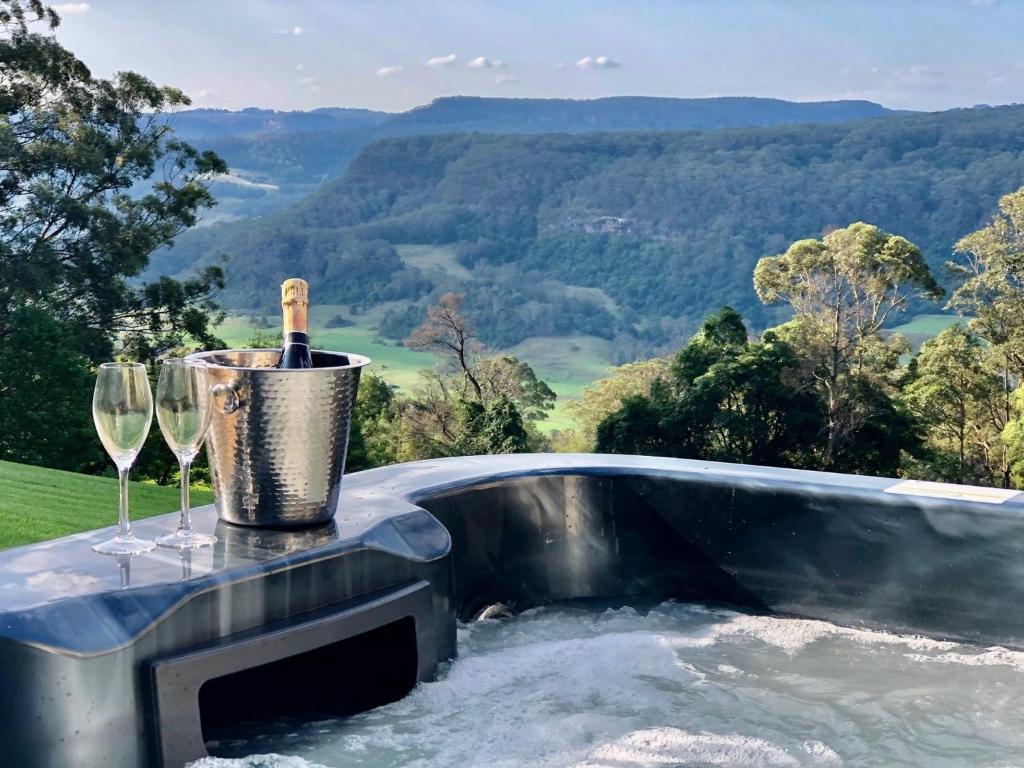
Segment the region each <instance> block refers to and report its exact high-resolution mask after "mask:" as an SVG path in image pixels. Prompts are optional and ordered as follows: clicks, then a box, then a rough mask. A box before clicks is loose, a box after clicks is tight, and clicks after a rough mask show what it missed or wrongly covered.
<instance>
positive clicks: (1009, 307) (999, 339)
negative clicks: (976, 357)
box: [948, 189, 1024, 377]
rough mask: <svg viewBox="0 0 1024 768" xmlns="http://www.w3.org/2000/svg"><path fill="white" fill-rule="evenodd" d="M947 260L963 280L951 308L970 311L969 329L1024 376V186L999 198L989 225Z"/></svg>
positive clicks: (960, 243) (963, 240) (958, 246)
mask: <svg viewBox="0 0 1024 768" xmlns="http://www.w3.org/2000/svg"><path fill="white" fill-rule="evenodd" d="M956 251H957V254H958V255H959V256H960V257H961V258H960V259H959V260H957V261H953V262H950V263H949V265H948V266H949V267H950V269H951V270H952V271H953V272H954V274H956V275H958V276H959V277H961V278H962V280H963V282H962V283H961V285H960V286H959V287H958V288H957V290H956V291H955V292H954V293H953V296H952V297H951V299H950V301H949V305H950V307H952V308H954V309H957V310H958V311H960V312H962V313H964V314H967V315H971V316H972V317H973V319H972V320H971V322H970V327H971V330H973V331H974V332H975V333H977V334H978V335H979V336H980V337H981V338H983V339H984V340H985V341H987V342H988V343H989V344H991V345H993V346H994V347H996V348H997V349H999V350H1000V351H1001V353H1002V354H1003V355H1004V356H1005V357H1006V359H1007V361H1008V362H1009V364H1010V367H1011V369H1012V370H1013V372H1014V374H1015V375H1017V376H1018V377H1020V376H1022V375H1024V189H1019V190H1017V191H1016V192H1014V193H1012V194H1009V195H1004V196H1003V197H1001V198H1000V199H999V211H998V213H997V214H996V215H995V216H994V217H993V218H992V220H991V221H990V222H989V224H988V225H987V226H985V227H982V228H981V229H979V230H978V231H976V232H972V233H971V234H969V235H967V236H966V237H963V238H961V239H960V240H959V241H958V242H957V244H956Z"/></svg>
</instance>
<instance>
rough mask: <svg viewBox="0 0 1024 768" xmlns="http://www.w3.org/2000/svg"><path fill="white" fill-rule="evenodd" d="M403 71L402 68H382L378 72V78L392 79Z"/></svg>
mask: <svg viewBox="0 0 1024 768" xmlns="http://www.w3.org/2000/svg"><path fill="white" fill-rule="evenodd" d="M401 71H402V68H401V67H381V68H380V69H378V70H377V77H391V76H392V75H397V74H398V73H399V72H401Z"/></svg>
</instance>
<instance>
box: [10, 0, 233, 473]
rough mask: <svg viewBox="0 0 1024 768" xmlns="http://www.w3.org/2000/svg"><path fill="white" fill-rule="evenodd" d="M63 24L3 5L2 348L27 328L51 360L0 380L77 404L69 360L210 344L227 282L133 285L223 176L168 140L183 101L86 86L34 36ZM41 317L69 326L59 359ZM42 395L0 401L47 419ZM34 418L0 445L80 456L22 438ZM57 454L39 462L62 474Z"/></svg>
mask: <svg viewBox="0 0 1024 768" xmlns="http://www.w3.org/2000/svg"><path fill="white" fill-rule="evenodd" d="M59 22H60V19H59V16H58V15H57V14H56V13H55V12H54V11H53V10H52V9H48V8H46V7H45V6H43V5H42V3H40V2H37V0H24V1H22V0H0V344H4V345H7V346H8V347H10V346H11V345H13V344H15V343H16V342H14V341H12V337H13V336H14V335H15V334H16V333H18V332H19V331H20V330H24V324H25V323H26V322H27V323H29V324H30V326H31V328H32V329H33V332H38V333H40V334H43V335H44V336H45V337H46V339H47V343H50V344H51V346H50V347H49V348H50V349H52V350H53V352H54V353H53V354H52V355H49V356H28V357H26V356H24V355H22V354H20V353H19V354H6V355H4V356H3V358H2V359H0V379H3V380H6V381H14V380H17V379H18V378H19V377H22V376H24V377H29V378H32V377H34V378H35V379H36V380H38V381H46V382H56V381H57V380H58V379H61V381H60V384H59V386H62V387H64V386H71V384H72V383H77V385H79V386H81V387H83V392H81V393H79V396H78V398H76V401H77V400H80V399H81V398H83V397H84V396H85V387H86V386H88V388H89V389H91V382H86V381H84V380H83V379H82V378H81V377H79V376H76V375H72V374H70V371H71V370H72V369H74V368H75V366H74V365H72V360H73V359H76V358H75V355H76V354H80V355H82V356H84V358H86V359H88V360H91V361H93V362H96V361H99V360H101V359H105V358H107V359H109V357H110V356H111V355H112V354H113V351H114V348H115V346H117V347H119V348H120V352H121V353H122V354H124V355H126V356H129V357H134V358H136V359H152V358H153V357H154V356H155V354H156V353H157V352H159V351H160V350H163V349H169V348H173V347H177V346H180V345H181V344H183V343H185V342H186V340H187V341H189V342H190V343H195V344H199V345H200V346H206V345H213V344H215V343H217V340H216V339H215V337H214V336H213V334H212V332H211V328H212V326H213V324H214V323H215V322H216V321H217V319H218V312H217V308H216V306H215V304H214V303H213V302H212V300H211V293H212V291H214V290H216V289H217V288H219V287H221V286H222V285H223V275H222V271H221V270H220V268H219V267H209V268H207V269H205V270H204V271H202V272H201V273H200V274H198V275H197V276H196V277H194V278H190V279H187V280H184V281H176V280H172V279H170V278H166V277H163V278H160V279H158V280H156V281H155V282H152V283H148V284H140V283H139V282H138V280H137V278H138V276H139V275H140V274H141V273H142V272H143V270H144V269H145V268H146V266H147V264H148V263H149V258H150V254H152V253H153V251H155V250H156V249H158V248H163V247H167V246H170V245H171V244H172V242H173V240H174V238H175V236H176V235H177V234H179V233H180V232H182V231H183V230H185V229H187V228H188V227H191V226H192V225H194V224H195V223H196V221H197V219H198V216H199V213H200V212H201V211H202V210H204V209H205V208H207V207H209V206H211V205H212V204H213V202H214V201H213V198H212V197H211V195H210V193H209V191H208V189H207V186H206V182H207V181H208V179H209V178H210V177H211V175H213V174H216V173H222V172H224V171H225V170H226V166H225V165H224V163H223V162H222V161H221V160H220V159H219V158H218V157H217V156H216V155H214V154H212V153H209V152H198V151H197V150H195V149H194V148H192V147H191V146H189V145H188V144H186V143H184V142H181V141H179V140H177V139H176V138H175V137H174V134H173V131H172V128H171V125H170V122H169V121H168V119H167V113H168V112H169V111H172V110H174V109H176V108H177V107H179V106H182V105H186V104H188V103H189V102H188V99H187V98H186V97H185V96H184V95H183V94H182V93H181V92H180V91H178V90H176V89H174V88H169V87H160V86H157V85H155V84H153V83H152V82H150V81H149V80H147V79H146V78H144V77H142V76H141V75H138V74H135V73H132V72H122V73H119V74H117V75H116V76H114V77H113V78H112V79H109V80H105V79H100V78H96V77H93V75H92V74H91V73H90V72H89V69H88V68H87V67H86V66H85V64H83V63H82V62H81V61H80V60H79V59H77V58H76V57H75V56H74V54H72V53H71V52H70V51H68V50H66V49H65V48H63V47H62V46H61V45H60V44H59V43H58V42H57V40H56V38H55V37H53V36H52V35H48V34H44V33H42V32H39V31H37V29H39V28H43V30H44V31H46V30H52V29H53V28H55V27H56V26H57V25H58V24H59ZM29 310H31V314H25V313H26V312H28V311H29ZM43 314H45V315H46V316H47V317H49V318H51V320H52V321H53V323H56V324H59V325H61V326H63V328H64V329H65V330H66V334H65V335H63V336H60V337H59V338H60V340H61V343H66V344H68V345H70V346H69V347H68V348H67V349H63V350H60V351H58V350H57V349H56V347H54V346H52V344H56V343H57V339H58V336H57V335H54V333H52V332H50V331H45V332H44V329H45V327H46V321H45V319H44V318H43ZM51 331H52V329H51ZM23 346H24V344H21V343H19V344H18V348H19V349H20V348H21V347H23ZM26 366H29V367H26ZM15 367H17V368H19V369H22V370H14V369H15ZM62 377H66V378H63V379H62ZM48 390H49V385H48V386H46V387H43V386H37V387H35V388H26V387H24V386H19V387H8V388H6V390H4V391H0V400H2V399H3V398H5V397H11V398H14V399H13V400H12V402H10V403H5V404H2V405H0V408H4V409H6V410H7V411H8V413H13V412H14V409H16V408H18V409H21V410H22V411H23V412H25V413H28V412H33V413H42V412H45V411H47V410H50V409H51V408H52V406H51V404H50V402H49V401H48ZM33 393H34V397H35V399H34V400H32V399H31V398H32V397H33ZM30 421H31V419H29V418H28V417H26V419H25V420H24V423H23V424H21V425H20V426H19V425H14V424H10V423H9V424H8V426H7V427H6V428H7V429H8V430H10V431H8V432H5V433H4V434H3V435H0V440H2V441H6V442H7V443H8V444H11V441H15V440H16V441H19V444H20V447H17V448H9V449H8V450H9V451H13V453H11V455H15V454H16V455H21V456H26V457H27V456H30V455H32V451H33V448H32V447H31V445H30V443H32V442H37V443H42V442H46V441H57V442H59V441H61V440H63V441H64V442H63V445H64V450H66V455H67V456H69V457H70V456H75V455H78V446H77V445H75V444H74V441H76V440H79V439H81V437H80V436H79V435H78V434H77V432H73V431H72V432H62V431H61V430H59V429H57V430H54V431H52V432H48V433H46V428H45V427H44V426H43V425H39V429H37V430H35V431H31V432H27V431H25V427H26V425H27V424H29V422H30ZM44 433H46V434H44ZM57 453H59V451H57V450H56V449H49V450H48V453H46V454H45V456H44V454H39V455H38V458H37V460H38V461H47V462H50V463H54V462H58V463H60V465H61V466H69V465H68V464H67V462H66V461H65V460H64V459H58V458H55V457H56V454H57ZM47 457H49V458H47ZM86 464H87V462H86ZM84 466H85V464H79V465H77V466H75V468H84Z"/></svg>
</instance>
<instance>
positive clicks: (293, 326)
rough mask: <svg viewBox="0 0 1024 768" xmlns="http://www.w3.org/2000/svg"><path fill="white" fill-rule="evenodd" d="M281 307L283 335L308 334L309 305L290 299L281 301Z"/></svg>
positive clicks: (286, 336)
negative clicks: (286, 301)
mask: <svg viewBox="0 0 1024 768" xmlns="http://www.w3.org/2000/svg"><path fill="white" fill-rule="evenodd" d="M281 309H282V310H283V311H284V337H285V339H287V338H288V336H289V334H292V333H301V334H303V335H304V336H307V341H308V334H309V305H308V304H306V303H305V302H299V301H290V302H288V303H282V305H281Z"/></svg>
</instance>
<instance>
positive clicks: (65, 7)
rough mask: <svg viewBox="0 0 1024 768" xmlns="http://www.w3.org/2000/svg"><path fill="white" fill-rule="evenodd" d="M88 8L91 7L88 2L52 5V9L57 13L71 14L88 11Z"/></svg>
mask: <svg viewBox="0 0 1024 768" xmlns="http://www.w3.org/2000/svg"><path fill="white" fill-rule="evenodd" d="M90 8H92V6H91V5H89V4H88V3H57V4H56V5H55V6H53V10H55V11H56V12H57V13H63V14H72V15H73V14H76V13H88V12H89V9H90Z"/></svg>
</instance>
